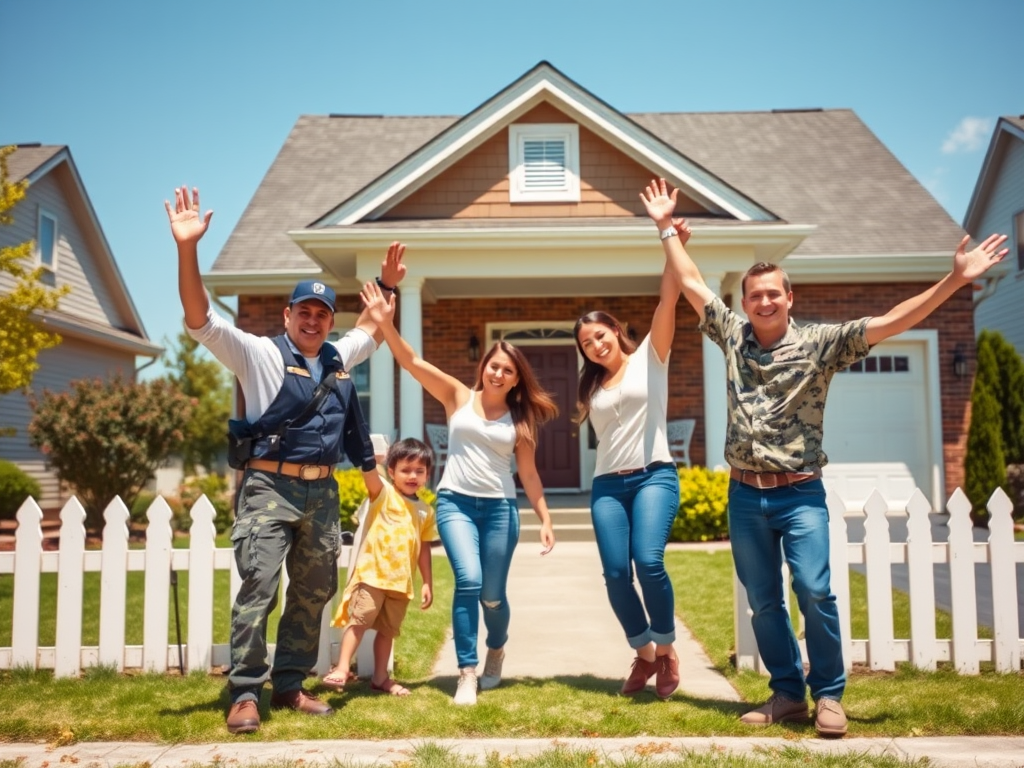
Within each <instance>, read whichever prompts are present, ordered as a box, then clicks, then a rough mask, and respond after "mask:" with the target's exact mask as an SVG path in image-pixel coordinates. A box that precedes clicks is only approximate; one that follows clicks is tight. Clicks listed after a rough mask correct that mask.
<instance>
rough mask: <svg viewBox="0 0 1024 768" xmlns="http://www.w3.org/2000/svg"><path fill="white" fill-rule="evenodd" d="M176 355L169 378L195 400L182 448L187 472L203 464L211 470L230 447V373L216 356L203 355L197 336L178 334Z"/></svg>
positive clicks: (191, 471) (178, 388)
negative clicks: (228, 441)
mask: <svg viewBox="0 0 1024 768" xmlns="http://www.w3.org/2000/svg"><path fill="white" fill-rule="evenodd" d="M174 352H175V356H174V359H173V361H172V362H171V363H170V365H169V368H170V369H171V371H173V373H171V374H170V375H169V376H168V377H167V378H168V380H169V381H170V382H171V384H173V386H174V387H175V388H176V389H177V390H178V391H179V392H180V393H181V394H183V395H185V396H186V397H188V398H189V399H190V400H191V401H192V418H191V419H189V422H188V424H187V425H186V426H185V442H184V444H183V446H182V449H181V454H182V460H183V462H184V465H185V472H186V473H193V472H195V469H196V467H197V466H199V465H201V466H203V467H205V468H206V469H207V470H210V469H211V468H212V467H213V465H214V464H215V463H216V461H217V457H218V456H220V455H221V453H222V452H223V451H224V450H225V448H226V447H227V426H228V418H230V416H231V377H230V375H228V373H227V370H226V369H225V368H224V366H223V365H221V364H220V363H219V362H217V361H216V360H212V359H209V358H207V357H204V353H203V350H202V348H201V347H200V345H199V342H197V341H196V340H195V339H193V338H192V337H191V336H189V335H188V333H187V332H185V331H182V332H181V333H180V334H178V339H177V345H176V347H175V349H174Z"/></svg>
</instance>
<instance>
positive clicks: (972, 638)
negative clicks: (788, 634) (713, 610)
mask: <svg viewBox="0 0 1024 768" xmlns="http://www.w3.org/2000/svg"><path fill="white" fill-rule="evenodd" d="M827 503H828V508H829V538H830V549H831V552H830V557H831V568H832V590H833V592H834V593H835V595H836V600H837V604H838V606H839V623H840V629H841V633H842V638H843V662H844V663H845V665H846V669H847V670H850V669H851V668H852V667H853V665H854V664H855V663H860V664H867V665H868V666H869V667H870V668H871V669H873V670H890V671H891V670H894V669H895V668H896V663H897V662H910V663H911V664H913V665H914V666H915V667H918V668H920V669H925V670H933V669H935V668H936V665H937V663H938V662H940V661H943V662H945V661H948V662H952V664H953V666H954V668H955V669H956V670H957V672H959V673H960V674H965V675H976V674H978V673H979V669H980V664H981V663H982V662H991V663H992V664H993V665H994V667H995V669H996V670H997V671H999V672H1019V671H1020V669H1021V658H1022V655H1024V639H1021V637H1020V629H1019V625H1018V605H1017V603H1018V590H1019V589H1021V588H1024V584H1018V583H1017V563H1024V542H1015V541H1014V539H1013V518H1012V514H1011V513H1012V510H1013V504H1012V503H1011V501H1010V499H1009V497H1007V495H1006V494H1005V493H1003V491H1002V490H1001V489H998V490H996V492H995V493H994V494H993V495H992V497H991V498H990V499H989V502H988V504H987V507H988V510H989V513H990V518H989V526H988V531H989V535H988V541H983V542H976V541H974V530H973V525H972V522H971V518H970V512H971V503H970V501H968V499H967V497H966V496H965V495H964V493H963V492H962V491H961V490H960V489H959V488H958V489H957V490H956V491H955V492H954V493H953V495H952V496H951V497H950V499H949V502H948V503H947V505H946V511H947V512H948V513H949V522H948V527H949V538H948V540H947V541H945V542H936V541H933V539H932V528H931V521H930V519H929V513H930V512H931V511H932V509H931V504H930V503H929V502H928V500H927V499H926V498H925V496H924V494H922V493H921V491H920V489H918V490H916V491H915V492H914V495H913V496H912V497H911V499H910V501H909V502H908V503H907V508H906V510H907V515H908V518H907V540H906V541H905V542H894V541H892V540H891V537H890V530H889V519H888V518H887V517H886V512H887V511H888V504H887V503H886V502H885V500H884V499H883V498H882V497H881V495H880V494H879V493H878V492H877V491H875V492H874V493H872V495H871V496H870V497H869V498H868V500H867V502H866V503H865V505H864V515H865V518H864V541H863V542H851V541H849V538H848V536H847V520H846V517H845V516H844V512H845V510H846V504H845V503H844V502H843V500H842V499H841V498H840V497H839V496H838V495H836V494H835V493H834V492H833V491H829V493H828V497H827ZM936 563H946V564H948V565H949V570H950V573H949V575H950V603H951V609H952V610H951V611H950V612H951V614H952V627H953V629H952V637H950V638H937V637H936V636H935V634H936V633H935V610H936V603H935V579H934V569H935V564H936ZM976 563H988V564H989V566H990V573H991V590H992V608H993V627H992V630H993V639H991V640H990V639H983V638H979V637H978V611H977V595H978V589H979V587H981V588H985V586H987V585H979V584H977V583H976V578H975V564H976ZM893 564H905V565H906V566H907V573H908V576H909V594H910V637H909V638H897V637H895V634H894V630H893V600H892V565H893ZM851 565H862V566H864V569H865V571H866V576H867V611H868V637H867V638H863V639H857V638H853V637H852V636H851V622H850V568H849V566H851ZM788 582H789V578H788V573H787V574H786V583H788ZM734 584H735V597H736V600H735V605H736V613H735V627H736V664H737V666H738V667H739V668H740V669H755V670H758V671H761V672H764V671H765V670H764V668H763V663H762V661H761V658H760V656H759V655H758V651H757V641H756V640H755V639H754V633H753V627H752V625H751V619H750V617H751V611H750V604H749V603H748V602H747V594H746V590H744V588H743V586H742V585H741V584H740V583H739V581H738V580H734ZM801 645H802V642H801ZM804 650H805V651H806V649H804ZM806 658H807V656H806V652H805V654H804V659H805V660H806Z"/></svg>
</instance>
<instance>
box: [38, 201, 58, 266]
mask: <svg viewBox="0 0 1024 768" xmlns="http://www.w3.org/2000/svg"><path fill="white" fill-rule="evenodd" d="M37 230H38V231H37V233H36V263H37V264H39V266H41V267H42V268H43V269H45V270H47V271H48V272H55V271H56V269H57V217H56V216H54V215H53V214H51V213H48V212H46V211H44V210H42V209H41V208H40V209H39V223H38V227H37Z"/></svg>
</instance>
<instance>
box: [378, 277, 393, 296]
mask: <svg viewBox="0 0 1024 768" xmlns="http://www.w3.org/2000/svg"><path fill="white" fill-rule="evenodd" d="M375 280H376V281H377V287H378V288H380V289H381V290H382V291H390V292H391V293H398V289H397V288H392V287H391V286H390V285H387V284H386V283H385V282H384V281H383V280H381V279H380V278H379V277H378V278H375Z"/></svg>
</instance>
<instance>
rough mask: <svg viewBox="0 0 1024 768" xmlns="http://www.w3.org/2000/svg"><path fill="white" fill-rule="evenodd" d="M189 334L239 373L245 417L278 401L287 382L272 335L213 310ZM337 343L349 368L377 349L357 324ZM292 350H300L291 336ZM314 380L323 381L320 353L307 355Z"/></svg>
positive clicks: (250, 417) (252, 419) (253, 417)
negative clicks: (242, 326) (249, 329)
mask: <svg viewBox="0 0 1024 768" xmlns="http://www.w3.org/2000/svg"><path fill="white" fill-rule="evenodd" d="M188 335H189V336H191V337H192V338H193V339H195V340H196V341H198V342H199V343H200V344H202V345H203V346H204V347H206V348H207V349H208V350H210V352H212V353H213V356H214V357H216V358H217V359H218V360H220V362H222V363H223V364H224V366H225V367H226V368H227V369H228V370H229V371H231V372H232V373H233V374H235V376H237V377H238V382H239V384H241V386H242V394H243V395H245V418H246V420H247V421H250V422H255V421H256V420H257V419H258V418H259V417H260V416H262V415H263V414H264V413H265V412H266V410H267V409H268V408H269V407H270V404H271V403H272V402H274V398H276V397H277V393H278V392H280V391H281V386H282V385H283V384H284V360H283V359H282V358H281V350H279V349H278V348H277V345H276V344H275V343H274V340H273V339H272V338H270V337H269V336H256V335H254V334H251V333H246V332H245V331H243V330H240V329H238V328H236V327H235V326H233V325H232V324H231V323H229V322H228V321H227V320H225V319H224V318H223V317H221V316H220V315H219V314H217V313H216V312H214V311H213V307H212V306H211V307H210V308H209V310H207V313H206V325H204V326H203V327H202V328H189V329H188ZM328 344H333V345H334V346H335V348H336V349H337V350H338V354H339V355H341V360H342V363H343V364H344V366H345V370H346V371H351V370H352V369H353V368H355V367H356V366H357V365H359V363H361V362H363V361H364V360H367V359H369V357H370V355H372V354H373V353H374V352H375V351H376V349H377V342H375V341H374V340H373V337H372V336H370V335H369V334H368V333H366V331H363V330H360V329H358V328H353V329H352V330H351V331H349V332H348V333H346V334H345V335H344V336H343V337H342V338H341V339H339V340H338V341H332V342H328ZM288 346H289V347H290V348H291V350H292V352H295V353H296V354H299V350H298V349H297V348H296V347H295V345H294V344H292V340H291V339H288ZM303 359H304V360H305V361H306V365H307V366H308V367H309V372H310V374H312V376H313V381H320V376H321V375H322V373H323V366H322V365H321V363H320V358H319V357H305V356H304V355H303Z"/></svg>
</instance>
